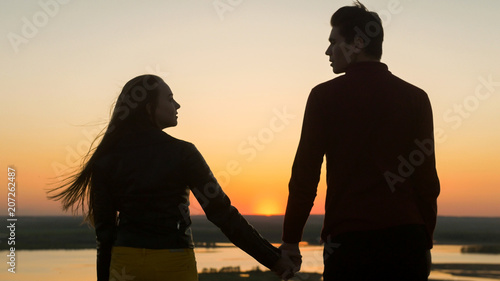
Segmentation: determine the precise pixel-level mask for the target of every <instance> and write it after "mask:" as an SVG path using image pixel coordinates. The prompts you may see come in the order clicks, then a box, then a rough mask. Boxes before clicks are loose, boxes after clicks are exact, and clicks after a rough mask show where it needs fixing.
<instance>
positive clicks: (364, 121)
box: [281, 2, 440, 281]
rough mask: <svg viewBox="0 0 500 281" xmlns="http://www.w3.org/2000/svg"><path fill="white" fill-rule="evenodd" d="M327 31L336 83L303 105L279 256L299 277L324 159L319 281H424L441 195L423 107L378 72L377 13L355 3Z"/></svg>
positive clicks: (417, 92)
mask: <svg viewBox="0 0 500 281" xmlns="http://www.w3.org/2000/svg"><path fill="white" fill-rule="evenodd" d="M331 25H332V30H331V34H330V38H329V41H330V46H329V47H328V49H327V50H326V55H327V56H329V57H330V62H331V66H332V68H333V72H334V73H345V75H342V76H339V77H337V78H335V79H332V80H330V81H327V82H325V83H322V84H320V85H318V86H316V87H315V88H314V89H313V90H312V91H311V94H310V96H309V98H308V101H307V105H306V110H305V114H304V122H303V127H302V133H301V139H300V143H299V146H298V150H297V154H296V156H295V160H294V163H293V167H292V176H291V179H290V184H289V196H288V204H287V209H286V214H285V219H284V225H283V237H282V238H283V242H284V243H283V245H282V246H281V249H282V250H283V251H284V252H285V253H287V254H288V255H289V256H290V257H292V258H293V259H294V260H295V261H296V264H297V265H298V267H300V262H301V261H300V257H301V256H300V251H299V247H298V243H299V242H300V241H301V238H302V231H303V228H304V225H305V223H306V220H307V218H308V216H309V213H310V211H311V208H312V206H313V202H314V198H315V196H316V190H317V184H318V181H319V178H320V170H321V165H322V162H323V156H324V155H326V160H327V162H326V170H327V177H326V179H327V195H326V204H325V219H324V225H323V229H322V233H321V240H322V241H323V242H324V243H325V248H324V263H325V269H324V274H323V278H324V280H325V281H330V280H356V281H361V280H398V281H403V280H404V281H408V280H427V279H428V275H429V272H430V264H431V257H430V249H431V248H432V245H433V244H432V243H433V242H432V235H433V231H434V227H435V224H436V214H437V204H436V199H437V197H438V195H439V191H440V186H439V180H438V177H437V172H436V168H435V156H434V137H433V120H432V110H431V105H430V102H429V99H428V97H427V94H426V93H425V92H424V91H423V90H421V89H419V88H417V87H415V86H413V85H411V84H409V83H407V82H405V81H403V80H401V79H399V78H398V77H396V76H394V75H393V74H392V73H391V72H389V70H388V67H387V66H386V65H385V64H383V63H381V62H380V58H381V55H382V41H383V28H382V23H381V20H380V18H379V17H378V15H377V14H376V13H373V12H370V11H368V10H367V9H366V8H365V7H364V6H363V5H362V4H361V3H359V2H356V3H355V6H350V7H342V8H340V9H339V10H338V11H336V12H335V13H334V14H333V16H332V18H331Z"/></svg>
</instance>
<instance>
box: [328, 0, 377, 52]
mask: <svg viewBox="0 0 500 281" xmlns="http://www.w3.org/2000/svg"><path fill="white" fill-rule="evenodd" d="M330 24H331V25H332V27H333V26H335V27H337V28H339V32H340V35H342V36H343V37H344V38H345V42H346V43H348V44H350V43H352V42H353V41H354V38H355V37H356V36H360V37H361V38H362V39H363V41H364V45H365V47H364V49H363V50H364V51H365V53H366V54H367V55H369V56H371V57H373V58H376V59H380V58H381V57H382V41H384V29H383V27H382V20H381V19H380V17H379V16H378V14H377V13H375V12H370V11H368V9H367V8H366V7H365V6H364V5H363V4H361V3H360V2H359V1H355V2H354V6H345V7H342V8H340V9H338V10H337V11H336V12H335V13H334V14H333V16H332V18H331V20H330Z"/></svg>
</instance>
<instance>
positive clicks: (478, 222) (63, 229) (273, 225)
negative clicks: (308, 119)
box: [0, 215, 500, 253]
mask: <svg viewBox="0 0 500 281" xmlns="http://www.w3.org/2000/svg"><path fill="white" fill-rule="evenodd" d="M245 217H246V218H247V220H248V221H249V222H250V223H251V224H252V225H253V226H254V227H255V228H256V229H257V230H258V231H259V232H260V233H261V234H262V236H264V237H265V238H266V239H268V240H269V241H270V242H271V243H280V242H281V227H282V223H283V216H245ZM17 219H18V220H17V223H16V248H17V249H24V250H35V249H36V250H41V249H93V248H95V246H96V245H95V234H94V230H93V229H92V228H91V227H89V226H88V225H86V224H81V223H82V218H81V217H71V216H57V217H34V216H30V217H17ZM0 221H1V223H0V225H1V228H0V229H1V230H0V250H6V249H7V248H8V245H7V234H8V233H7V231H8V229H7V227H6V226H7V225H8V224H7V217H0ZM322 221H323V216H321V215H312V216H310V218H309V220H308V221H307V224H306V228H305V230H304V236H303V240H304V241H306V242H308V243H309V244H312V245H318V244H319V234H320V231H321V225H322ZM192 222H193V223H192V229H193V237H194V240H195V242H196V246H198V247H200V246H205V247H206V246H208V247H211V246H215V244H216V243H227V242H229V240H228V239H227V238H226V237H225V236H224V235H223V234H222V232H221V231H220V230H219V229H218V228H217V227H216V226H214V225H213V224H212V223H211V222H209V221H208V220H207V219H206V217H205V216H192ZM434 240H435V244H452V245H470V246H469V247H464V249H463V251H464V252H485V253H499V252H500V248H499V246H500V218H476V217H438V222H437V227H436V231H435V233H434Z"/></svg>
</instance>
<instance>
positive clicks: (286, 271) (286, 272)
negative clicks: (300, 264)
mask: <svg viewBox="0 0 500 281" xmlns="http://www.w3.org/2000/svg"><path fill="white" fill-rule="evenodd" d="M294 268H295V264H294V263H293V262H292V260H291V259H290V258H289V257H287V256H285V255H283V253H281V257H280V259H279V260H278V261H277V262H276V263H275V264H274V266H273V267H272V268H271V270H272V271H273V272H274V273H276V275H278V277H280V278H281V279H283V280H288V279H290V278H292V277H293V276H294V274H295V272H294V271H293V269H294Z"/></svg>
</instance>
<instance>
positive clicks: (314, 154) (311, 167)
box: [282, 89, 326, 243]
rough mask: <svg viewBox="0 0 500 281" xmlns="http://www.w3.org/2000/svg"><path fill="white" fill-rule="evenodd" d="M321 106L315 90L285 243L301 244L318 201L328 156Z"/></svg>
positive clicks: (292, 181) (296, 169)
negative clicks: (326, 153)
mask: <svg viewBox="0 0 500 281" xmlns="http://www.w3.org/2000/svg"><path fill="white" fill-rule="evenodd" d="M322 112H323V109H322V104H321V101H320V100H319V95H318V92H316V91H315V89H313V90H312V91H311V94H310V95H309V98H308V100H307V105H306V110H305V113H304V121H303V124H302V133H301V136H300V142H299V147H298V149H297V153H296V155H295V160H294V162H293V166H292V176H291V179H290V183H289V187H288V188H289V194H288V203H287V207H286V213H285V219H284V223H283V237H282V239H283V241H284V242H285V243H299V242H300V241H301V240H302V232H303V229H304V225H305V223H306V221H307V218H308V217H309V213H310V212H311V208H312V206H313V203H314V199H315V198H316V190H317V187H318V182H319V178H320V172H321V164H322V163H323V156H324V155H325V152H326V139H325V136H324V128H323V122H324V120H323V118H322V115H323V114H322Z"/></svg>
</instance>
